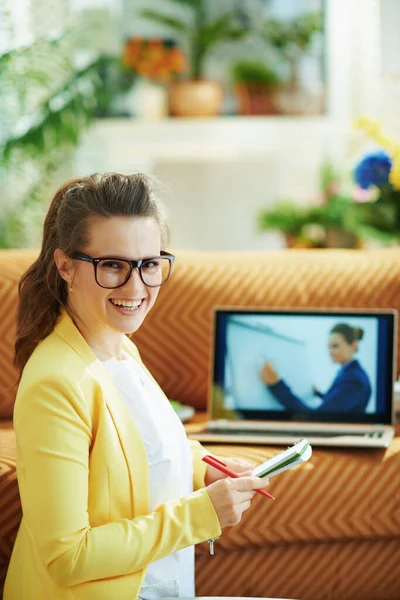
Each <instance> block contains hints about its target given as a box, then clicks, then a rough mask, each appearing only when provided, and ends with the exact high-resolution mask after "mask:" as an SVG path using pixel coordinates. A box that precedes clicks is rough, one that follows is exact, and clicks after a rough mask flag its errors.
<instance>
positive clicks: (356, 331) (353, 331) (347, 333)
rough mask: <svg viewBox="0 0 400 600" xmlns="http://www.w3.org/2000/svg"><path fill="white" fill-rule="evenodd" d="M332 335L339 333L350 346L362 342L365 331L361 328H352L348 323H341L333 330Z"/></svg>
mask: <svg viewBox="0 0 400 600" xmlns="http://www.w3.org/2000/svg"><path fill="white" fill-rule="evenodd" d="M331 333H339V334H340V335H342V336H343V337H344V339H345V340H346V342H347V343H348V344H352V343H353V342H356V341H359V340H362V339H363V337H364V330H363V329H361V327H351V326H350V325H346V323H339V324H338V325H335V327H333V329H331Z"/></svg>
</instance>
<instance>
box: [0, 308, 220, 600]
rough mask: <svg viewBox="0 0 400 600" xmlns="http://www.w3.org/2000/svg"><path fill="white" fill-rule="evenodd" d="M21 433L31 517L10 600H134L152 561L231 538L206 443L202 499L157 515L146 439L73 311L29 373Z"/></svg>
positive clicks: (19, 542) (196, 449)
mask: <svg viewBox="0 0 400 600" xmlns="http://www.w3.org/2000/svg"><path fill="white" fill-rule="evenodd" d="M123 347H124V350H126V351H127V352H128V353H129V354H130V355H131V356H132V357H133V358H135V359H136V360H138V361H140V362H141V360H140V356H139V352H138V350H137V348H136V346H135V345H134V344H133V343H132V342H131V341H130V340H129V338H127V337H126V338H125V339H124V345H123ZM14 425H15V432H16V438H17V473H18V483H19V490H20V495H21V502H22V512H23V517H22V521H21V525H20V528H19V531H18V535H17V538H16V541H15V545H14V549H13V552H12V556H11V561H10V565H9V569H8V573H7V578H6V583H5V590H4V600H73V599H76V600H103V599H104V600H105V599H107V600H134V599H135V598H137V595H138V593H139V590H140V587H141V585H142V581H143V579H144V577H145V574H146V567H147V565H148V564H149V563H151V562H153V561H156V560H159V559H160V558H163V557H164V556H167V555H168V554H170V553H172V552H174V551H176V550H179V549H181V548H184V547H185V546H189V545H192V544H197V543H199V542H202V541H204V540H207V539H210V538H213V537H217V536H219V535H220V533H221V529H220V525H219V521H218V517H217V515H216V512H215V510H214V507H213V504H212V502H211V500H210V498H209V496H208V494H207V492H206V491H205V489H204V488H203V489H201V488H202V486H204V475H205V468H206V466H205V464H204V463H203V462H202V461H201V457H202V455H203V454H204V450H203V449H202V447H201V446H200V444H198V443H197V442H195V443H192V444H191V446H192V451H193V463H194V489H195V490H196V491H194V492H193V493H192V494H189V495H188V496H185V498H184V499H182V500H176V501H172V502H168V503H166V504H164V505H162V506H160V507H159V508H158V509H157V510H156V511H155V512H152V513H149V467H148V461H147V454H146V449H145V446H144V444H143V441H142V438H141V437H140V435H139V432H138V430H137V428H136V426H135V423H134V421H133V419H132V417H131V415H130V413H129V411H128V409H127V408H126V407H125V404H124V402H123V401H122V399H121V397H120V396H119V394H118V392H117V390H116V388H115V386H114V384H113V382H112V379H111V378H110V377H109V376H108V374H107V372H106V370H105V369H104V367H103V366H102V364H101V362H100V361H99V360H98V359H97V358H96V356H95V355H94V354H93V352H92V351H91V349H90V347H89V346H88V344H87V343H86V341H85V340H84V338H83V337H82V336H81V334H80V332H79V330H78V329H77V328H76V327H75V325H74V323H73V321H72V320H71V318H70V317H69V315H68V314H67V313H66V312H65V311H64V312H63V314H62V316H61V319H60V321H59V322H58V324H57V325H56V327H55V329H54V331H53V332H52V333H51V334H50V335H49V336H48V337H47V338H46V339H45V340H43V341H42V342H41V343H40V344H39V345H38V347H37V348H36V349H35V351H34V352H33V354H32V356H31V358H30V359H29V361H28V363H27V365H26V367H25V369H24V371H23V375H22V379H21V382H20V385H19V389H18V394H17V399H16V404H15V411H14Z"/></svg>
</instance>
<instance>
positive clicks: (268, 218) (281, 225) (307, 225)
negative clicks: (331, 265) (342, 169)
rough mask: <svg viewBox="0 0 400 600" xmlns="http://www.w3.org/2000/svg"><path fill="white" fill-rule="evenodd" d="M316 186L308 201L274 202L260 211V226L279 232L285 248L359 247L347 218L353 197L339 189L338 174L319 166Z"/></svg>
mask: <svg viewBox="0 0 400 600" xmlns="http://www.w3.org/2000/svg"><path fill="white" fill-rule="evenodd" d="M320 188H321V193H320V195H319V198H317V199H316V200H317V201H316V202H314V203H312V204H308V205H300V204H299V203H298V202H295V201H286V202H278V203H277V204H276V205H275V206H274V207H273V208H271V209H269V210H262V211H260V213H259V216H258V224H259V227H260V229H261V230H277V231H281V232H282V233H283V234H284V236H285V240H286V245H287V246H288V247H303V248H358V247H360V243H361V242H360V239H359V236H358V235H357V233H358V224H357V223H355V222H354V220H353V219H352V218H349V216H350V211H351V207H352V206H353V205H354V201H353V198H352V197H351V195H350V194H348V193H346V192H345V191H342V190H341V185H340V182H339V175H338V174H337V172H336V170H335V169H334V168H333V166H332V165H331V164H330V163H329V162H325V163H324V164H323V165H322V166H321V170H320Z"/></svg>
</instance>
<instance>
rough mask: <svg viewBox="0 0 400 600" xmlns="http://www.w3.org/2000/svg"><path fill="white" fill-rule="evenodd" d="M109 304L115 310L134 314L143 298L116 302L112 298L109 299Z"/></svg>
mask: <svg viewBox="0 0 400 600" xmlns="http://www.w3.org/2000/svg"><path fill="white" fill-rule="evenodd" d="M110 302H111V304H112V305H113V306H115V307H116V308H119V309H121V310H124V311H127V312H135V311H136V310H138V309H139V308H140V306H141V305H142V303H143V298H142V299H141V300H116V299H114V298H110Z"/></svg>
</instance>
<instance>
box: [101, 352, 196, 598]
mask: <svg viewBox="0 0 400 600" xmlns="http://www.w3.org/2000/svg"><path fill="white" fill-rule="evenodd" d="M103 365H104V367H105V368H106V370H107V371H108V373H109V375H110V376H111V377H112V379H113V381H114V384H115V386H116V387H117V389H118V391H119V393H120V395H121V397H122V399H123V400H124V402H125V403H126V406H127V407H128V409H129V412H130V413H131V415H132V418H133V420H134V421H135V425H136V427H137V428H138V431H139V433H140V435H141V437H142V439H143V442H144V444H145V447H146V451H147V457H148V461H149V469H150V511H154V510H155V509H156V508H157V507H158V506H160V505H161V504H164V503H165V502H168V501H169V500H175V499H178V498H181V497H182V496H185V495H186V494H190V493H191V492H192V491H193V468H192V455H191V451H190V448H189V444H188V440H187V437H186V433H185V430H184V427H183V425H182V423H181V421H180V419H179V417H178V416H177V415H176V413H175V411H174V409H173V408H172V406H171V405H170V403H169V402H168V400H167V398H166V396H165V395H164V394H163V393H162V392H161V391H160V389H159V388H158V387H157V385H156V384H155V383H154V381H152V379H151V378H150V377H149V375H148V374H147V373H146V372H145V371H144V369H143V368H142V367H141V365H140V364H139V363H138V362H137V361H136V360H135V359H134V358H132V357H131V356H129V355H128V354H126V359H125V360H119V361H118V360H112V361H107V362H104V363H103ZM178 596H194V547H193V546H189V547H188V548H183V549H182V550H179V551H178V552H174V553H173V554H171V555H169V556H166V557H165V558H162V559H161V560H158V561H156V562H153V563H151V564H150V565H149V567H148V569H147V573H146V577H145V579H144V582H143V585H142V588H141V590H140V592H139V598H140V599H142V600H158V599H159V598H165V597H178Z"/></svg>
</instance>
